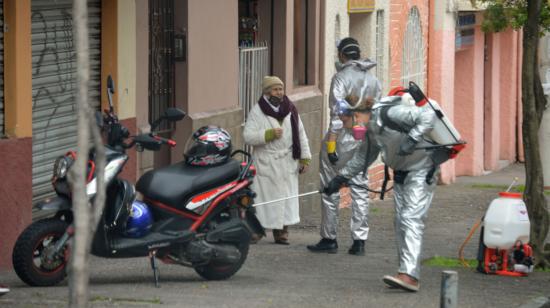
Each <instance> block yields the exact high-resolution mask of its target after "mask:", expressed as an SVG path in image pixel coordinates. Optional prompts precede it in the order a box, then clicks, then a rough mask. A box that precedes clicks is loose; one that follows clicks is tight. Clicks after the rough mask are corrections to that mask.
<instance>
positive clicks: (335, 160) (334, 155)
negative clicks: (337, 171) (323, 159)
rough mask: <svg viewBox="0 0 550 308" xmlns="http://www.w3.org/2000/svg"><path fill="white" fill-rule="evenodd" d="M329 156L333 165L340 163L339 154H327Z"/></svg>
mask: <svg viewBox="0 0 550 308" xmlns="http://www.w3.org/2000/svg"><path fill="white" fill-rule="evenodd" d="M327 155H328V160H329V161H330V163H331V164H333V165H336V162H338V153H336V152H334V153H327Z"/></svg>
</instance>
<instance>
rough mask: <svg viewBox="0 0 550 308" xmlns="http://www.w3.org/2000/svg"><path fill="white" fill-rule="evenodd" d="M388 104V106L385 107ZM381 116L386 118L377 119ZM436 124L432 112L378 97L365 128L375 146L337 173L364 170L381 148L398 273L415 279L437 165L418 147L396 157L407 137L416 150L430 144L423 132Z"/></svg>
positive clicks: (426, 152)
mask: <svg viewBox="0 0 550 308" xmlns="http://www.w3.org/2000/svg"><path fill="white" fill-rule="evenodd" d="M394 101H395V100H394ZM397 101H400V100H397ZM389 106H391V108H387V107H389ZM383 112H385V116H382V113H383ZM435 120H436V116H435V113H434V112H433V110H432V109H431V108H423V107H417V106H415V105H412V104H411V105H403V104H396V103H395V102H392V100H391V99H386V98H385V99H383V100H382V101H381V102H380V103H378V104H376V105H375V106H374V107H373V112H372V115H371V118H370V121H369V126H368V129H369V130H368V132H369V138H368V139H369V140H375V142H376V145H375V148H371V149H367V147H366V146H362V148H361V149H360V150H358V151H357V152H356V155H355V156H354V157H353V159H352V160H351V161H349V162H348V164H347V165H346V167H344V168H343V169H342V170H341V172H340V174H341V175H343V176H344V177H346V178H352V177H353V176H355V175H356V174H358V173H359V172H361V171H362V170H363V169H364V166H365V163H367V164H370V163H371V162H372V161H373V160H374V159H373V157H367V155H368V156H373V155H377V153H378V151H377V150H380V152H381V154H382V159H383V160H384V162H385V163H386V164H387V165H388V166H389V167H390V168H392V169H393V170H394V201H395V213H396V214H395V232H396V239H397V248H398V257H399V270H398V272H399V273H404V274H408V275H410V276H412V277H414V278H416V279H419V277H420V253H421V250H422V235H423V233H424V223H425V219H426V217H427V213H428V209H429V207H430V204H431V202H432V197H433V192H434V189H435V185H436V181H435V179H436V176H437V173H438V166H437V165H435V164H434V162H433V161H432V159H431V158H430V153H429V152H428V151H426V150H421V149H418V150H415V151H414V152H413V153H412V154H411V155H407V156H400V155H398V152H399V147H400V145H401V143H402V141H403V140H404V139H405V138H408V137H410V138H413V139H414V140H416V141H418V144H417V146H416V147H417V148H418V147H423V146H428V145H432V144H431V143H429V142H430V140H429V138H428V137H427V134H428V133H429V132H430V131H431V130H432V129H433V127H434V122H435ZM384 121H386V122H390V121H391V122H393V123H392V124H393V126H392V127H393V128H396V126H398V127H399V128H400V129H399V130H394V129H391V128H389V127H387V126H388V124H389V123H384ZM376 147H377V148H378V149H376ZM367 152H368V154H367ZM367 158H368V160H367Z"/></svg>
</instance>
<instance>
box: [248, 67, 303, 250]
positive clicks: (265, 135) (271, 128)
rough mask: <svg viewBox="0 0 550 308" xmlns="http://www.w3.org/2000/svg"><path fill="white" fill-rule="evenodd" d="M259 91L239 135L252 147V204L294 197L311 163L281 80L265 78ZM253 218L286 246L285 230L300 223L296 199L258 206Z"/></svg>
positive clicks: (301, 131) (293, 107)
mask: <svg viewBox="0 0 550 308" xmlns="http://www.w3.org/2000/svg"><path fill="white" fill-rule="evenodd" d="M262 88H263V95H262V96H261V97H260V99H259V101H258V103H257V104H256V105H254V107H252V109H251V110H250V113H249V114H248V118H247V119H246V124H245V127H244V134H243V136H244V142H245V143H246V144H249V145H252V146H253V157H254V165H255V167H256V177H255V179H254V183H253V184H252V189H253V190H254V191H255V192H256V194H257V197H256V200H255V201H256V203H260V202H265V201H271V200H275V199H280V198H284V197H289V196H293V195H297V194H298V175H299V174H301V173H304V172H305V171H306V170H307V167H308V165H309V162H310V161H311V152H310V150H309V144H308V139H307V135H306V132H305V130H304V125H303V124H302V120H301V119H300V116H299V115H298V110H297V109H296V107H295V106H294V104H293V103H292V102H291V101H290V100H289V99H288V97H287V96H285V95H284V84H283V82H282V81H281V79H279V78H278V77H275V76H266V77H264V79H263V83H262ZM257 216H258V219H259V220H260V222H261V224H262V226H263V227H264V228H267V229H273V238H274V239H275V243H277V244H283V245H288V226H289V225H293V224H297V223H298V222H300V212H299V205H298V198H292V199H288V200H283V201H279V202H274V203H269V204H266V205H261V206H258V207H257Z"/></svg>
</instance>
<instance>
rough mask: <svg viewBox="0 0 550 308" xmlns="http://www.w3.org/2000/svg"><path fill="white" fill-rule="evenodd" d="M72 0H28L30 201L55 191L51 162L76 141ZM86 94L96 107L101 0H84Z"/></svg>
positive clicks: (99, 61)
mask: <svg viewBox="0 0 550 308" xmlns="http://www.w3.org/2000/svg"><path fill="white" fill-rule="evenodd" d="M72 4H73V1H72V0H56V1H49V0H32V2H31V10H32V16H31V19H32V21H31V22H32V134H33V141H32V185H33V202H36V201H39V200H41V199H44V198H46V197H48V196H49V195H51V194H52V193H53V190H52V187H51V183H50V180H51V176H52V169H53V161H54V160H55V158H56V157H58V156H59V155H63V154H64V153H65V152H67V151H68V150H71V149H75V148H76V145H77V110H76V102H75V95H76V90H77V89H76V78H77V76H76V74H77V72H76V53H75V46H74V44H73V19H72ZM88 27H89V28H88V29H89V40H90V41H89V42H90V49H89V52H90V81H89V87H90V88H89V96H90V97H89V99H90V104H93V107H94V108H98V107H99V101H100V87H101V84H100V81H101V0H88Z"/></svg>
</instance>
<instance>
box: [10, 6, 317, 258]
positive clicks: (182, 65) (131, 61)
mask: <svg viewBox="0 0 550 308" xmlns="http://www.w3.org/2000/svg"><path fill="white" fill-rule="evenodd" d="M0 4H1V5H0V7H2V8H3V10H2V13H3V14H2V17H3V18H2V21H3V23H4V25H5V27H4V29H6V30H5V33H4V37H3V41H2V43H3V44H2V48H1V52H2V53H3V57H4V58H3V59H4V63H3V64H4V65H2V70H3V72H4V74H3V80H5V82H4V83H3V85H4V88H3V91H2V104H1V105H0V109H1V111H2V112H1V114H2V117H1V118H0V119H1V121H0V125H1V128H2V130H1V131H2V137H3V139H1V140H0V153H1V154H2V155H3V157H5V158H6V161H7V164H6V165H5V166H4V168H2V169H1V171H0V172H1V174H0V176H1V177H2V179H3V180H2V181H1V183H0V212H1V215H2V220H1V223H0V231H2V233H3V237H2V247H3V249H2V250H1V252H0V267H2V268H5V267H11V262H10V260H11V247H13V244H14V242H15V240H16V238H17V236H18V235H19V234H20V233H21V231H22V230H23V229H24V228H25V227H26V226H27V225H29V224H30V223H31V219H32V215H33V211H32V210H33V204H35V203H36V202H39V201H40V200H43V199H45V198H47V197H49V196H51V195H53V194H52V189H51V184H50V183H49V180H50V178H51V170H52V168H53V160H54V159H55V158H56V157H57V156H59V155H62V154H64V153H65V152H66V151H68V150H69V149H74V148H75V147H76V110H75V108H76V107H75V90H76V89H75V82H76V62H75V61H76V58H75V51H74V44H73V37H72V33H73V32H72V30H73V29H72V28H73V26H72V24H73V21H72V1H71V0H59V1H55V2H53V1H45V0H22V1H21V0H5V1H3V2H2V3H0ZM88 4H89V5H88V8H89V25H90V26H89V32H90V63H91V82H90V100H91V102H92V104H93V106H94V108H97V109H98V110H99V109H100V108H101V109H105V108H106V106H107V102H106V93H105V80H106V78H107V76H108V75H111V76H112V77H113V79H114V81H115V86H116V88H115V89H116V92H115V96H114V105H115V110H116V112H117V114H118V115H119V118H120V119H121V120H122V123H123V125H125V126H126V127H128V128H129V129H130V131H131V133H132V134H135V133H139V132H146V131H148V130H149V129H150V126H149V123H151V122H152V120H154V119H156V118H158V117H159V116H160V115H161V114H162V112H163V111H164V110H165V109H166V108H168V107H171V106H175V107H178V108H181V109H183V110H184V111H185V112H186V113H187V117H186V119H185V120H184V121H182V122H179V123H177V125H175V126H174V127H170V126H167V125H166V126H163V127H161V128H159V133H160V134H163V135H165V136H169V137H171V138H173V139H175V140H176V141H177V143H178V145H177V146H176V147H175V148H174V149H164V150H162V151H159V152H154V153H153V152H141V153H136V152H135V151H131V152H130V160H129V161H128V162H127V165H126V167H125V171H124V174H123V175H122V176H123V177H125V178H127V179H129V180H131V181H135V180H136V179H137V177H138V176H139V175H140V174H142V173H143V172H145V171H147V170H149V169H151V168H154V167H160V166H163V165H167V164H170V163H173V162H178V161H181V160H182V159H183V151H184V145H185V142H186V140H187V138H188V137H189V136H190V135H191V133H192V132H193V131H195V130H196V129H197V128H199V127H201V126H204V125H207V124H214V125H219V126H221V127H224V128H225V129H227V130H228V131H229V132H230V134H231V135H232V137H233V147H234V149H238V148H242V147H243V141H242V126H243V123H244V121H245V119H246V114H247V111H248V109H249V108H250V107H251V106H252V103H254V102H255V101H257V99H258V98H259V97H260V95H261V89H260V88H259V87H258V85H259V84H261V80H262V77H263V75H266V74H272V75H277V76H279V77H280V78H281V79H282V80H283V81H284V82H285V89H286V94H287V95H288V96H289V97H290V99H291V100H292V101H293V102H294V103H295V104H296V106H297V107H298V110H299V112H300V116H301V118H302V122H303V123H304V126H305V129H306V131H307V134H308V137H309V139H310V147H311V151H312V153H318V152H319V149H320V139H321V138H320V136H321V134H322V132H321V129H319V128H320V126H321V125H320V123H321V122H322V99H323V95H322V92H321V90H320V89H321V82H322V79H321V77H320V76H321V75H322V71H321V67H322V64H321V60H320V59H321V57H320V54H321V52H320V51H321V50H322V47H321V32H322V28H321V22H322V15H321V6H322V1H320V0H296V1H292V0H284V1H274V0H253V1H243V0H229V1H228V0H223V1H198V0H185V1H171V0H89V1H88ZM260 45H261V48H259V49H261V50H260V51H261V52H260V53H259V54H254V55H253V56H254V58H253V61H246V59H247V58H246V57H247V56H248V54H249V53H250V52H252V53H254V52H255V50H254V48H255V47H257V46H260ZM260 60H261V61H260ZM260 63H262V65H263V66H262V65H260ZM248 84H253V85H255V88H251V87H248V88H247V87H240V86H241V85H248ZM102 107H103V108H102ZM318 164H319V162H318V156H317V155H314V156H313V160H312V163H311V169H310V170H311V171H310V172H309V173H307V174H305V175H304V176H302V177H301V181H300V188H301V190H302V191H310V190H317V189H318V176H317V172H316V170H318ZM31 191H32V192H33V193H32V194H30V193H29V192H31ZM314 205H316V202H314V201H312V200H311V199H304V200H303V202H302V212H303V213H305V215H306V216H307V212H308V209H311V208H312V207H313V206H314ZM5 248H6V249H5Z"/></svg>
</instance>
